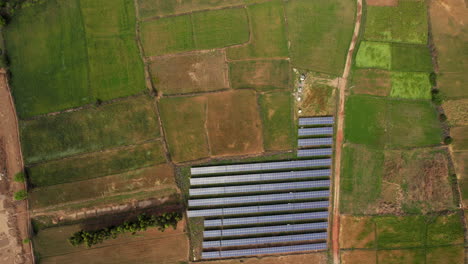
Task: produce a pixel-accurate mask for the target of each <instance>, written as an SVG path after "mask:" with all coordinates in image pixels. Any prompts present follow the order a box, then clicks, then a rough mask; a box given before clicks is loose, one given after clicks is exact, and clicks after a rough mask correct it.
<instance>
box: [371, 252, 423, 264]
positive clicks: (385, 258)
mask: <svg viewBox="0 0 468 264" xmlns="http://www.w3.org/2000/svg"><path fill="white" fill-rule="evenodd" d="M377 261H378V263H382V264H392V263H424V262H425V255H424V250H423V249H397V250H382V251H378V252H377Z"/></svg>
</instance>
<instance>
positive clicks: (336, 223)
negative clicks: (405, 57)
mask: <svg viewBox="0 0 468 264" xmlns="http://www.w3.org/2000/svg"><path fill="white" fill-rule="evenodd" d="M356 11H357V14H356V21H355V25H354V33H353V38H352V41H351V44H350V45H349V50H348V55H347V57H346V64H345V68H344V71H343V76H342V77H341V78H340V80H339V83H338V90H339V103H338V118H337V121H336V126H337V129H336V143H335V164H334V173H335V174H334V178H333V184H334V192H333V226H332V252H333V263H335V264H338V263H340V174H341V148H342V145H343V127H344V117H345V112H344V108H345V96H346V84H347V82H348V76H349V71H350V70H351V65H352V59H353V54H354V48H355V47H356V42H357V40H358V35H359V29H360V27H361V16H362V0H357V10H356Z"/></svg>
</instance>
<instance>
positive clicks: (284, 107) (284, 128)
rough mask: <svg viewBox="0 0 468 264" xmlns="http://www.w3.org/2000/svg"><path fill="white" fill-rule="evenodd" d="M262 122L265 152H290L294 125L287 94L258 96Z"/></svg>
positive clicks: (275, 93) (277, 93) (289, 97)
mask: <svg viewBox="0 0 468 264" xmlns="http://www.w3.org/2000/svg"><path fill="white" fill-rule="evenodd" d="M260 107H261V116H262V121H263V146H264V148H265V150H290V149H292V148H293V139H294V133H293V129H294V125H293V120H292V112H291V109H292V98H291V95H290V93H289V92H274V93H267V94H263V95H261V96H260Z"/></svg>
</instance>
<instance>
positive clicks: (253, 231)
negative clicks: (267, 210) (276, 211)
mask: <svg viewBox="0 0 468 264" xmlns="http://www.w3.org/2000/svg"><path fill="white" fill-rule="evenodd" d="M327 228H328V222H318V223H307V224H291V225H289V224H288V225H278V226H261V227H247V228H231V229H219V230H207V231H203V237H205V238H206V237H230V236H246V235H258V234H272V233H283V232H297V231H306V230H307V231H312V230H321V229H327Z"/></svg>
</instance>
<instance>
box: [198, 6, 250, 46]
mask: <svg viewBox="0 0 468 264" xmlns="http://www.w3.org/2000/svg"><path fill="white" fill-rule="evenodd" d="M192 19H193V31H194V39H195V44H196V47H197V49H212V48H222V47H226V46H231V45H235V44H242V43H245V42H247V41H249V23H248V18H247V12H246V10H245V9H244V8H228V9H221V10H214V11H206V12H198V13H193V14H192Z"/></svg>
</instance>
